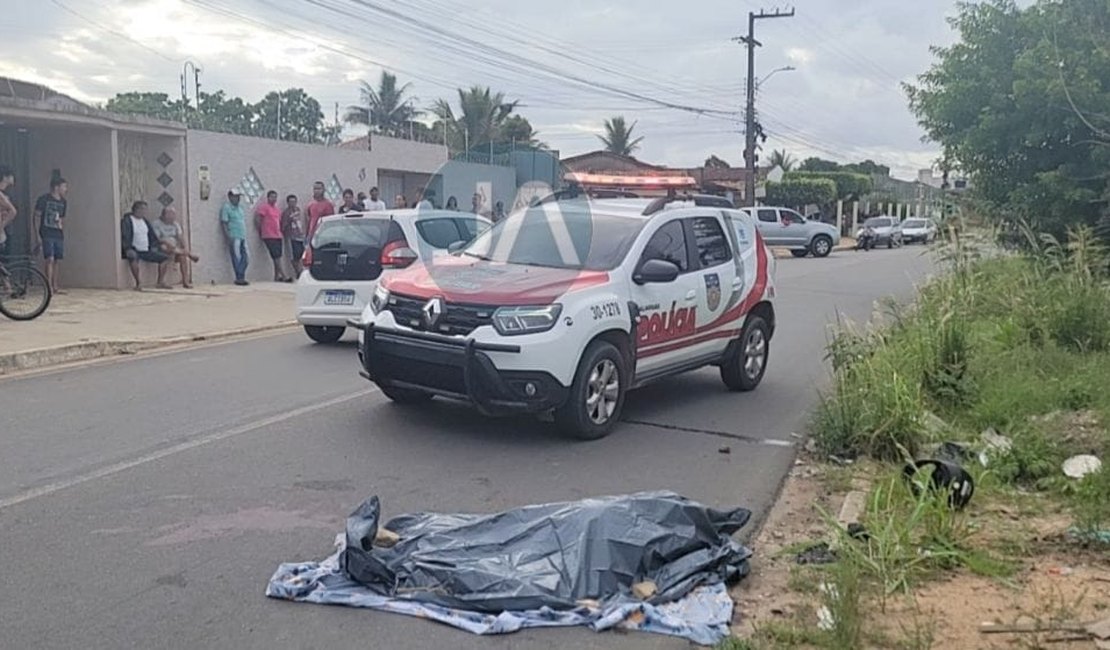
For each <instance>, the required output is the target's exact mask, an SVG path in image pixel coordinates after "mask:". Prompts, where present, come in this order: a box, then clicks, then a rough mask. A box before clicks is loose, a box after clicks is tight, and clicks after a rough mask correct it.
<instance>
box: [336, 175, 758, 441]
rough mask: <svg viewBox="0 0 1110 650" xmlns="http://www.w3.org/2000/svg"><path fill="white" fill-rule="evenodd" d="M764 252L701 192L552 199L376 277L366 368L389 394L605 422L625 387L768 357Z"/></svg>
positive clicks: (580, 425)
mask: <svg viewBox="0 0 1110 650" xmlns="http://www.w3.org/2000/svg"><path fill="white" fill-rule="evenodd" d="M773 275H774V258H773V257H772V256H771V255H770V254H769V252H768V250H767V248H766V246H765V245H764V243H763V240H762V238H761V237H760V235H759V232H758V230H757V229H756V226H755V224H754V223H753V221H752V219H751V218H750V217H748V216H747V215H746V214H744V213H743V212H742V211H739V210H731V209H727V208H721V207H718V206H716V205H715V204H714V202H713V201H711V200H710V199H709V198H705V199H702V198H699V197H682V198H674V197H672V198H669V199H668V198H662V199H657V200H655V201H650V200H647V199H613V200H589V199H587V198H585V197H582V198H577V199H571V200H560V199H559V198H557V197H549V198H548V199H545V200H544V201H541V202H539V203H538V204H535V205H533V206H531V207H529V208H527V209H523V210H520V211H517V212H516V213H514V214H512V215H511V216H509V217H508V218H507V219H505V220H503V221H501V222H499V223H497V224H496V225H495V226H494V227H493V228H491V229H490V230H488V231H486V232H484V233H483V234H481V235H479V236H478V237H477V238H476V239H474V240H473V241H472V242H470V243H469V244H468V245H466V246H465V247H463V248H462V249H461V250H455V251H453V254H452V255H446V256H442V257H439V258H435V259H433V260H424V261H423V262H422V263H420V264H417V265H414V266H413V267H411V268H409V269H406V270H404V271H402V272H399V273H396V274H393V275H391V276H390V277H389V278H387V279H384V280H383V281H382V282H381V283H380V284H379V285H378V287H377V289H376V291H375V293H374V295H373V297H372V298H371V300H370V304H369V305H367V307H366V310H365V311H364V312H363V314H362V316H361V318H359V319H356V320H352V321H350V322H349V324H350V325H351V326H352V327H357V328H358V329H359V330H360V334H359V352H358V354H359V359H360V362H361V365H362V371H361V373H360V374H362V376H363V377H365V378H366V379H369V380H370V381H372V382H374V383H376V384H377V385H378V386H379V387H380V388H381V390H382V392H383V393H384V394H385V395H386V396H387V397H389V398H390V399H392V400H394V401H395V402H399V403H422V402H425V401H427V400H429V399H431V398H432V397H433V396H436V395H438V396H441V397H446V398H451V399H456V400H463V401H466V402H469V403H471V404H473V405H474V406H476V407H477V408H478V409H479V410H480V411H481V412H483V413H485V414H487V415H499V414H510V413H534V414H552V415H553V416H554V420H555V422H556V424H557V425H558V426H559V428H560V429H562V430H563V431H565V432H566V433H568V434H570V435H572V436H574V437H577V438H582V439H595V438H600V437H603V436H605V435H607V434H608V433H609V432H610V431H612V430H613V428H614V426H616V424H617V422H618V421H619V419H620V416H621V409H622V407H623V405H624V399H625V395H626V393H627V391H628V390H630V389H633V388H637V387H640V386H643V385H644V384H647V383H649V382H653V381H656V380H659V379H662V378H665V377H669V376H672V375H676V374H679V373H682V372H686V371H689V370H694V369H696V368H700V367H704V366H708V365H715V366H718V367H719V368H720V373H721V379H722V380H723V381H724V383H725V385H726V386H727V387H728V388H729V389H730V390H735V391H749V390H752V389H754V388H755V387H756V386H758V385H759V383H760V381H761V380H762V378H763V373H764V372H765V371H766V368H767V361H768V358H769V356H768V355H769V351H770V348H769V346H770V342H771V337H772V335H773V333H774V330H775V311H774V307H773V306H772V301H773V299H774V296H775V289H774V285H773Z"/></svg>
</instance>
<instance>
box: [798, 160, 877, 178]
mask: <svg viewBox="0 0 1110 650" xmlns="http://www.w3.org/2000/svg"><path fill="white" fill-rule="evenodd" d="M798 170H799V171H803V172H850V173H853V174H865V175H867V176H890V167H888V166H886V165H880V164H879V163H877V162H875V161H874V160H865V161H863V162H858V163H851V164H848V165H842V164H840V163H838V162H834V161H832V160H825V159H823V158H816V157H810V158H806V159H805V160H803V161H802V164H801V165H799V166H798Z"/></svg>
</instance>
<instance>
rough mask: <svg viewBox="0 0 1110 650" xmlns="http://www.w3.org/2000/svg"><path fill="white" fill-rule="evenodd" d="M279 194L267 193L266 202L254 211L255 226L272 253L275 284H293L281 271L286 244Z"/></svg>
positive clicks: (271, 191)
mask: <svg viewBox="0 0 1110 650" xmlns="http://www.w3.org/2000/svg"><path fill="white" fill-rule="evenodd" d="M277 200H278V193H277V192H276V191H274V190H270V191H269V192H266V200H265V201H264V202H263V203H261V204H260V205H259V206H258V207H257V208H255V210H254V219H255V225H256V226H257V227H258V235H259V236H260V237H262V243H263V244H266V250H267V252H269V253H270V261H271V262H273V264H274V282H292V280H290V279H288V278H286V277H285V271H283V270H282V269H281V258H282V257H284V255H285V242H284V240H283V239H282V236H281V208H279V207H278V206H277Z"/></svg>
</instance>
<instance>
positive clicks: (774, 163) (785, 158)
mask: <svg viewBox="0 0 1110 650" xmlns="http://www.w3.org/2000/svg"><path fill="white" fill-rule="evenodd" d="M770 163H771V167H781V168H782V171H784V172H788V171H790V170H792V169H794V165H795V164H796V163H797V160H796V159H795V158H794V156H791V155H790V154H788V153H786V150H785V149H775V150H774V151H772V152H771V160H770Z"/></svg>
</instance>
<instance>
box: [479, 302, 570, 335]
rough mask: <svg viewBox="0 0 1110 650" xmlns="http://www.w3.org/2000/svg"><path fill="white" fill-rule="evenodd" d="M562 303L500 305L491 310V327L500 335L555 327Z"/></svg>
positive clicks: (561, 309)
mask: <svg viewBox="0 0 1110 650" xmlns="http://www.w3.org/2000/svg"><path fill="white" fill-rule="evenodd" d="M562 311H563V306H562V305H558V304H555V305H544V306H542V307H500V308H498V310H497V311H495V312H493V327H494V329H496V330H497V332H498V334H501V335H502V336H515V335H518V334H535V333H537V332H546V331H547V330H549V329H551V328H552V327H555V323H557V322H559V314H560V313H562Z"/></svg>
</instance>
